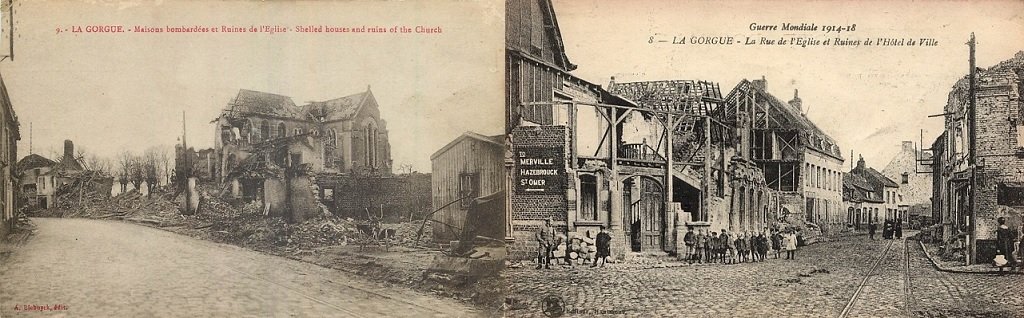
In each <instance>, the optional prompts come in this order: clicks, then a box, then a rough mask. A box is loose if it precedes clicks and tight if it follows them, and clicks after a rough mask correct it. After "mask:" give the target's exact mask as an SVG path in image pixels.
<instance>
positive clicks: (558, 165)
mask: <svg viewBox="0 0 1024 318" xmlns="http://www.w3.org/2000/svg"><path fill="white" fill-rule="evenodd" d="M516 153H517V155H518V158H517V159H518V160H517V163H518V169H517V170H516V173H517V174H518V179H519V180H518V182H516V190H517V192H519V193H547V192H552V191H561V190H562V189H561V187H562V184H563V183H564V181H563V179H564V178H565V176H564V174H565V173H564V170H565V160H564V159H563V158H562V151H561V148H557V147H555V148H539V147H530V148H520V149H518V151H517V152H516Z"/></svg>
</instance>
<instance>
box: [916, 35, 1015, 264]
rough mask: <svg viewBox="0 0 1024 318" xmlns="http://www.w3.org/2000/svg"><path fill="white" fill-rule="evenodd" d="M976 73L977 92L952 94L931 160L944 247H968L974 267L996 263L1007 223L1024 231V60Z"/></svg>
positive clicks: (962, 85)
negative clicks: (1001, 222) (1001, 224)
mask: <svg viewBox="0 0 1024 318" xmlns="http://www.w3.org/2000/svg"><path fill="white" fill-rule="evenodd" d="M974 73H976V74H974V75H975V77H974V78H975V80H974V83H973V84H974V85H971V84H972V83H971V80H970V78H971V77H970V76H965V77H963V78H961V79H959V80H958V81H957V82H956V84H955V85H954V86H953V88H952V90H951V91H950V92H949V98H948V100H947V103H946V105H945V109H944V110H945V111H944V112H943V113H944V117H945V131H944V133H943V134H942V135H941V136H939V138H938V139H936V141H935V143H934V144H933V146H932V150H933V151H934V153H935V155H934V156H932V158H931V160H929V161H930V164H929V165H931V167H932V169H933V170H934V174H933V178H934V180H933V181H934V183H933V186H934V188H935V189H934V190H935V191H934V193H935V197H934V198H933V208H934V209H935V211H936V213H935V217H936V220H935V221H936V223H937V224H942V234H941V237H942V238H943V239H944V241H945V242H947V243H950V242H953V241H954V240H960V241H961V242H962V243H964V244H963V246H966V249H967V250H966V251H965V252H966V253H965V255H966V256H967V257H966V260H965V261H966V262H967V263H968V264H976V263H985V262H990V261H991V260H992V259H993V257H994V256H995V255H996V234H995V233H996V228H997V227H998V224H997V221H996V220H998V219H999V218H1000V217H1003V218H1006V224H1007V225H1008V226H1009V227H1010V228H1019V227H1020V226H1021V224H1024V223H1022V215H1024V173H1022V170H1024V102H1022V100H1024V90H1022V89H1021V87H1024V52H1017V54H1015V55H1014V56H1013V58H1011V59H1008V60H1006V61H1002V62H1000V63H998V64H996V65H994V66H992V67H990V68H987V69H982V68H977V69H976V72H974ZM972 96H973V98H974V100H975V102H974V104H975V105H976V106H975V107H976V108H977V109H976V110H975V111H974V117H975V119H974V123H975V124H974V125H971V114H970V113H971V112H970V108H971V107H970V105H971V104H972V103H971V99H972ZM972 126H975V127H972ZM972 128H973V129H972ZM972 132H973V133H972ZM972 134H973V136H972ZM972 179H973V180H972ZM972 185H973V186H974V189H972V188H971V187H972Z"/></svg>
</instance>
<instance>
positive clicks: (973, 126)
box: [967, 32, 978, 264]
mask: <svg viewBox="0 0 1024 318" xmlns="http://www.w3.org/2000/svg"><path fill="white" fill-rule="evenodd" d="M967 45H968V46H970V64H971V72H970V78H969V81H970V85H969V86H968V99H969V101H970V104H969V106H968V107H970V108H969V109H968V110H967V111H968V114H967V126H968V131H969V133H970V145H969V147H968V151H969V154H968V157H967V159H968V167H969V168H970V169H971V181H970V188H969V189H968V194H967V206H968V208H967V211H968V212H967V213H968V217H969V219H968V220H969V222H970V224H969V225H970V229H969V231H970V245H969V249H970V256H969V258H968V260H967V263H968V264H974V263H975V261H976V259H977V257H978V248H977V243H978V233H975V230H976V229H977V224H976V223H977V213H976V212H977V211H976V209H975V208H976V207H975V206H974V203H975V202H974V197H975V195H976V194H977V192H978V190H977V185H978V160H977V158H978V153H977V152H978V148H977V142H978V139H977V117H976V108H977V107H978V101H977V99H978V98H977V87H975V85H976V82H977V74H976V72H975V69H976V67H975V60H974V51H975V46H976V45H977V42H975V40H974V32H971V40H970V41H969V42H967Z"/></svg>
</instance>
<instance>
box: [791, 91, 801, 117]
mask: <svg viewBox="0 0 1024 318" xmlns="http://www.w3.org/2000/svg"><path fill="white" fill-rule="evenodd" d="M803 105H804V103H803V101H802V100H800V90H799V89H794V90H793V99H792V100H790V101H789V106H792V107H793V108H796V110H797V111H799V112H801V113H803V112H804V109H803Z"/></svg>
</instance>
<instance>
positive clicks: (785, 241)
mask: <svg viewBox="0 0 1024 318" xmlns="http://www.w3.org/2000/svg"><path fill="white" fill-rule="evenodd" d="M782 245H783V247H784V248H785V249H786V259H796V233H793V231H792V230H788V231H786V235H783V236H782Z"/></svg>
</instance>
